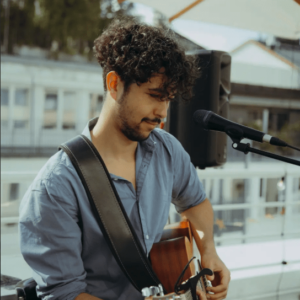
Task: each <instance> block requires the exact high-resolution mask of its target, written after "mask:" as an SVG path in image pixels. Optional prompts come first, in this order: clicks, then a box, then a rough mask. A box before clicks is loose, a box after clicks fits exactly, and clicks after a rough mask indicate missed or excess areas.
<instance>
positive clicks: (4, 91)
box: [1, 89, 8, 106]
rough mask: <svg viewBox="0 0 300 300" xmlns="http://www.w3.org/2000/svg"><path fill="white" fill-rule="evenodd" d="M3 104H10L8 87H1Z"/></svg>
mask: <svg viewBox="0 0 300 300" xmlns="http://www.w3.org/2000/svg"><path fill="white" fill-rule="evenodd" d="M1 106H8V89H1Z"/></svg>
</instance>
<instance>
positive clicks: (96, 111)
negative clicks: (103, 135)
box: [90, 94, 103, 119]
mask: <svg viewBox="0 0 300 300" xmlns="http://www.w3.org/2000/svg"><path fill="white" fill-rule="evenodd" d="M102 106H103V96H102V95H97V94H91V96H90V119H92V118H95V117H99V115H100V112H101V110H102Z"/></svg>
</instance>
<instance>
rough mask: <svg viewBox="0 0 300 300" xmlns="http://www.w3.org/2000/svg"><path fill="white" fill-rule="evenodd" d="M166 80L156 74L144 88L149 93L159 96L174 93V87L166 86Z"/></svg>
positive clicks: (161, 75) (164, 77)
mask: <svg viewBox="0 0 300 300" xmlns="http://www.w3.org/2000/svg"><path fill="white" fill-rule="evenodd" d="M166 82H167V78H166V76H165V75H163V74H157V75H156V76H153V77H151V78H150V79H149V81H148V82H147V83H146V88H147V89H148V90H150V91H153V92H157V93H161V94H170V93H172V94H173V93H176V87H175V86H172V85H168V86H166V85H165V83H166Z"/></svg>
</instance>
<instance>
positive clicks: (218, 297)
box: [206, 291, 227, 300]
mask: <svg viewBox="0 0 300 300" xmlns="http://www.w3.org/2000/svg"><path fill="white" fill-rule="evenodd" d="M206 296H207V299H208V300H222V299H225V298H226V296H227V291H225V292H222V293H218V294H214V295H212V294H206Z"/></svg>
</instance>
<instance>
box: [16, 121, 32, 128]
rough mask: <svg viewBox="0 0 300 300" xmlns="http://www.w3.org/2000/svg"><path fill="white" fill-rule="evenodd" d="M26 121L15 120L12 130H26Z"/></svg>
mask: <svg viewBox="0 0 300 300" xmlns="http://www.w3.org/2000/svg"><path fill="white" fill-rule="evenodd" d="M28 123H29V122H28V121H24V120H15V121H14V128H28V125H29V124H28Z"/></svg>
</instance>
